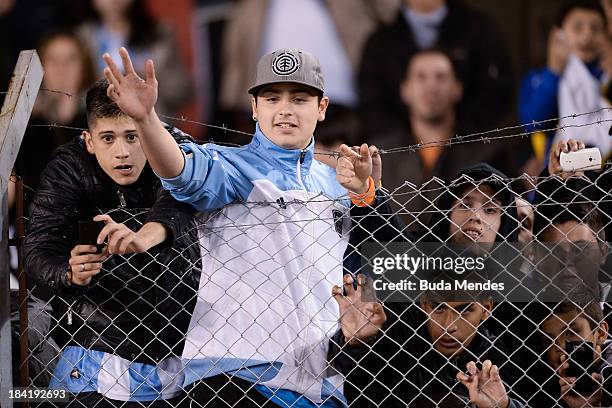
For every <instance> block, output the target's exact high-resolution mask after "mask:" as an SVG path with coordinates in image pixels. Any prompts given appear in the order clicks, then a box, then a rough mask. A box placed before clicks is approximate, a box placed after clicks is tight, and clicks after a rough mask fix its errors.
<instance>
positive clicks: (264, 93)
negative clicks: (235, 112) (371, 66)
mask: <svg viewBox="0 0 612 408" xmlns="http://www.w3.org/2000/svg"><path fill="white" fill-rule="evenodd" d="M251 104H252V108H253V116H254V117H256V118H257V121H258V122H259V127H260V129H261V131H262V132H263V133H264V135H266V137H267V138H268V139H270V140H271V141H272V142H273V143H274V144H276V145H277V146H280V147H282V148H285V149H305V148H306V147H308V145H309V144H310V140H311V139H312V134H313V132H314V130H315V127H316V126H317V122H318V121H322V120H323V119H325V111H326V110H327V106H328V104H329V98H327V97H323V98H322V99H321V101H320V102H319V101H318V97H317V95H316V93H315V92H314V91H313V90H312V89H311V88H309V87H307V86H304V85H299V84H294V83H288V82H284V83H279V84H273V85H267V86H265V87H263V88H262V89H261V90H260V91H259V92H258V94H257V97H256V98H255V97H253V98H252V100H251Z"/></svg>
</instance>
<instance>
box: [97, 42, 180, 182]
mask: <svg viewBox="0 0 612 408" xmlns="http://www.w3.org/2000/svg"><path fill="white" fill-rule="evenodd" d="M119 55H120V56H121V60H122V62H123V69H124V72H125V73H122V72H121V71H120V70H119V67H118V66H117V64H115V62H114V61H113V59H112V58H111V56H110V55H109V54H108V53H106V54H104V55H103V56H102V58H104V61H105V62H106V65H107V67H106V68H104V76H105V77H106V79H107V80H108V83H109V86H108V90H107V93H108V96H109V98H111V99H112V100H113V101H114V102H115V103H116V104H117V105H118V106H119V108H121V110H122V111H123V112H124V113H125V114H126V115H128V116H129V117H131V118H132V119H133V120H134V122H135V124H136V128H137V130H138V132H139V135H140V140H141V142H140V143H141V145H142V149H143V150H144V152H145V155H146V156H147V160H148V161H149V164H150V165H151V167H152V168H153V170H154V171H155V173H156V174H157V175H158V176H160V177H163V178H173V177H176V176H178V175H179V174H180V173H181V172H182V171H183V167H184V158H183V153H182V152H181V150H180V149H179V147H178V145H177V144H176V142H175V141H174V139H173V138H172V136H171V135H170V133H168V131H167V130H166V129H165V128H164V126H163V124H162V122H161V121H160V120H159V118H158V117H157V114H156V113H155V102H156V101H157V86H158V85H157V78H156V77H155V67H154V65H153V61H152V60H147V62H146V65H145V79H142V78H140V77H139V76H138V74H137V73H136V71H135V70H134V66H133V65H132V61H131V60H130V56H129V54H128V52H127V50H126V49H125V48H123V47H121V49H120V50H119Z"/></svg>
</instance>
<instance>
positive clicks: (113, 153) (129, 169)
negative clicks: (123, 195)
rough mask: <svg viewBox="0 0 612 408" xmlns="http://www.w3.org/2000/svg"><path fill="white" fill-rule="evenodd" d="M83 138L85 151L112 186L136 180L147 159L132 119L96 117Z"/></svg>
mask: <svg viewBox="0 0 612 408" xmlns="http://www.w3.org/2000/svg"><path fill="white" fill-rule="evenodd" d="M83 136H84V137H85V144H86V146H87V151H88V152H89V153H91V154H93V155H95V156H96V160H97V161H98V164H99V165H100V167H101V168H102V170H104V172H105V173H106V174H107V175H108V176H109V177H110V178H111V179H113V181H114V182H115V183H117V184H119V185H121V186H127V185H130V184H133V183H135V182H136V181H137V180H138V178H139V177H140V173H142V170H143V169H144V166H145V164H146V162H147V158H146V157H145V154H144V152H143V150H142V147H140V140H139V138H138V133H137V132H136V125H135V124H134V121H133V120H132V119H130V118H129V117H127V116H121V117H118V118H97V119H95V120H94V123H92V124H91V126H90V131H89V132H83Z"/></svg>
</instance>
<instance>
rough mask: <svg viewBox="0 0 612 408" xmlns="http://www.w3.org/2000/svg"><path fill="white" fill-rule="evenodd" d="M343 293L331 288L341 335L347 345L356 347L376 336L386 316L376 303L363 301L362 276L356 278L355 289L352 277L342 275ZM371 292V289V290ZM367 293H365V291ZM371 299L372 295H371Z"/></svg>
mask: <svg viewBox="0 0 612 408" xmlns="http://www.w3.org/2000/svg"><path fill="white" fill-rule="evenodd" d="M343 280H344V282H343V283H344V285H343V287H344V293H345V294H343V290H342V288H341V287H340V286H338V285H335V286H334V287H333V288H332V296H333V297H334V299H336V302H338V306H339V307H340V325H341V327H342V334H343V335H344V339H345V341H346V342H347V343H348V344H351V345H357V344H359V343H360V342H363V341H367V340H368V339H370V338H371V337H373V336H375V335H376V334H378V331H379V330H380V328H381V327H382V325H383V324H384V323H385V322H386V321H387V316H386V314H385V310H384V308H383V307H382V305H381V304H380V303H378V302H375V301H373V300H374V299H372V301H364V300H362V296H363V295H364V283H365V282H364V276H363V275H358V276H357V282H358V284H357V289H355V288H354V286H353V277H352V276H351V275H349V274H346V275H344V279H343ZM372 290H373V288H372ZM366 292H367V291H366ZM372 297H374V294H373V293H372Z"/></svg>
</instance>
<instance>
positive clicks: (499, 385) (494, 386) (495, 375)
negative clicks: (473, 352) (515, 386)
mask: <svg viewBox="0 0 612 408" xmlns="http://www.w3.org/2000/svg"><path fill="white" fill-rule="evenodd" d="M466 368H467V371H468V374H466V373H463V372H461V371H459V372H458V373H457V380H458V381H459V382H461V384H463V385H465V386H466V387H467V389H468V391H469V393H470V402H471V403H473V404H474V405H476V406H477V407H478V408H507V407H508V404H509V403H510V400H509V399H508V394H507V393H506V387H504V383H503V382H502V380H501V377H500V376H499V368H497V366H496V365H493V363H491V360H485V362H484V363H482V370H478V367H476V363H475V362H473V361H470V362H469V363H467V367H466Z"/></svg>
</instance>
